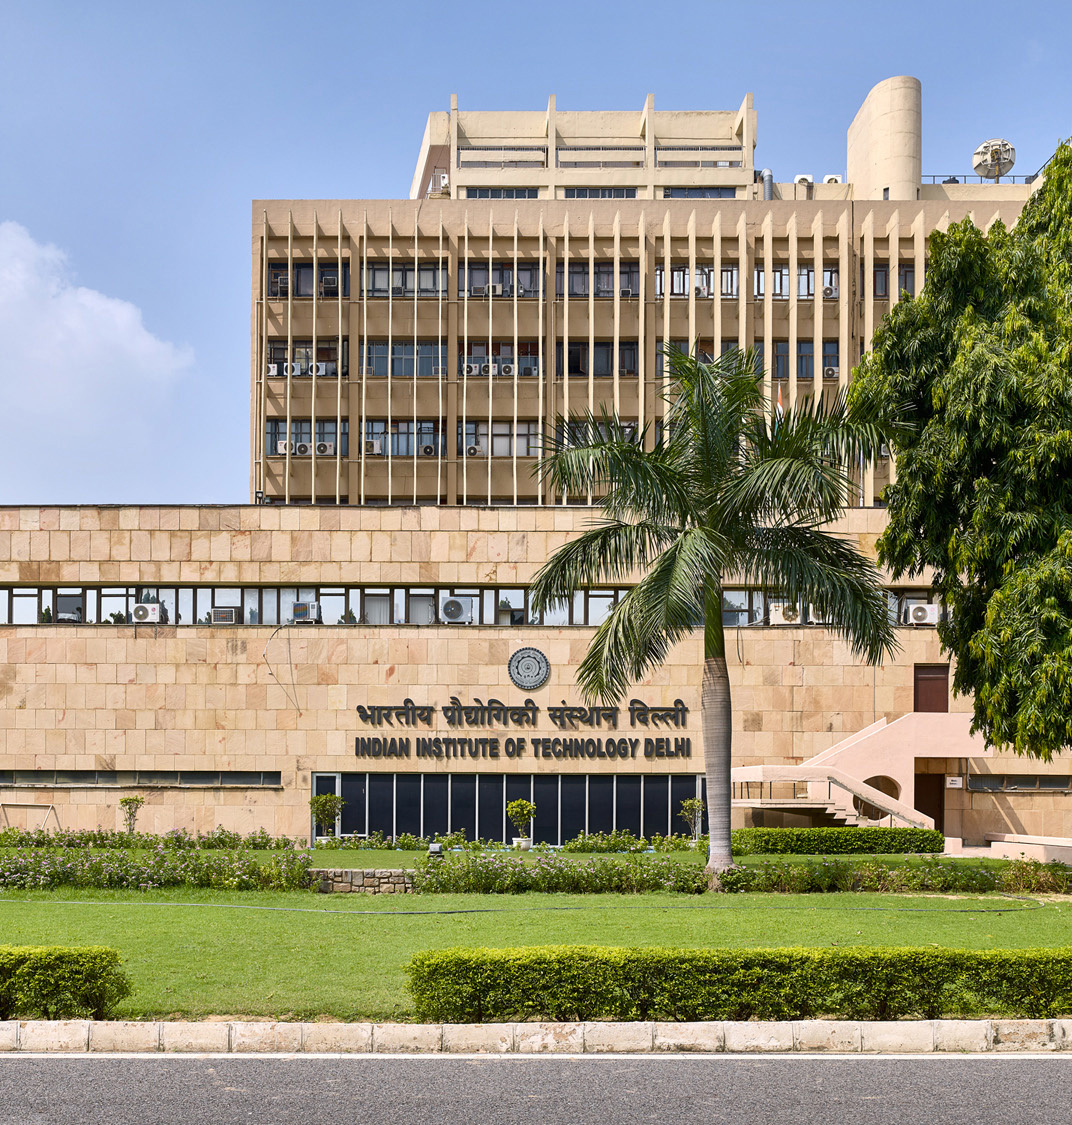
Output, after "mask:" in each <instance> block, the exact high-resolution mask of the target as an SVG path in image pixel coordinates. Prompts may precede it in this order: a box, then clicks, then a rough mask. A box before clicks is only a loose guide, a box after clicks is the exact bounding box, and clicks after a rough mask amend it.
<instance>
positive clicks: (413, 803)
mask: <svg viewBox="0 0 1072 1125" xmlns="http://www.w3.org/2000/svg"><path fill="white" fill-rule="evenodd" d="M395 832H396V833H397V834H399V835H401V833H403V832H408V833H410V835H412V836H419V835H420V834H421V775H420V774H413V773H400V774H396V775H395Z"/></svg>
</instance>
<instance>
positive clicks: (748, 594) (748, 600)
mask: <svg viewBox="0 0 1072 1125" xmlns="http://www.w3.org/2000/svg"><path fill="white" fill-rule="evenodd" d="M762 620H763V595H762V594H761V593H760V592H759V591H758V590H723V591H722V624H723V625H727V626H730V627H731V628H732V627H734V626H737V625H751V624H753V623H754V622H759V621H762Z"/></svg>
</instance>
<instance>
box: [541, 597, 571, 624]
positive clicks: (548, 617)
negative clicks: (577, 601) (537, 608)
mask: <svg viewBox="0 0 1072 1125" xmlns="http://www.w3.org/2000/svg"><path fill="white" fill-rule="evenodd" d="M543 624H544V625H568V624H569V602H556V603H555V604H554V605H549V606H548V607H547V608H546V609H545V610H544V611H543Z"/></svg>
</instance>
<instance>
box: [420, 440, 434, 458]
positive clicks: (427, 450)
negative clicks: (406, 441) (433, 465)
mask: <svg viewBox="0 0 1072 1125" xmlns="http://www.w3.org/2000/svg"><path fill="white" fill-rule="evenodd" d="M435 453H436V449H435V446H434V445H432V444H430V443H429V444H427V445H422V446H421V456H422V457H434V456H435Z"/></svg>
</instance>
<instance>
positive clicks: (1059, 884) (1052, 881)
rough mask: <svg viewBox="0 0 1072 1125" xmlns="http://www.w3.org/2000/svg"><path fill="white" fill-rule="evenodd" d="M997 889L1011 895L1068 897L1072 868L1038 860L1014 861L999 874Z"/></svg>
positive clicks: (1071, 882) (1070, 888)
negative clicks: (1022, 893) (1019, 893)
mask: <svg viewBox="0 0 1072 1125" xmlns="http://www.w3.org/2000/svg"><path fill="white" fill-rule="evenodd" d="M997 888H998V890H999V891H1005V892H1007V893H1009V894H1016V893H1017V892H1025V893H1027V894H1057V895H1067V894H1069V893H1070V892H1072V867H1068V866H1066V865H1065V864H1063V863H1056V862H1052V863H1043V862H1042V861H1041V860H1037V859H1014V860H1012V861H1011V862H1010V863H1009V864H1008V865H1007V866H1005V867H1004V868H1002V869H1001V871H999V872H998V876H997Z"/></svg>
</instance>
